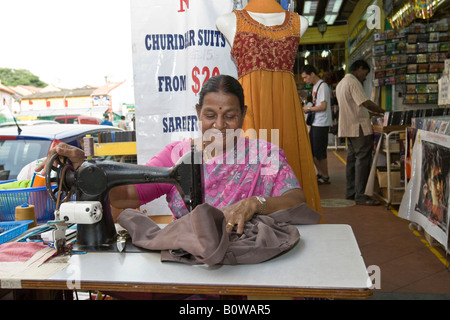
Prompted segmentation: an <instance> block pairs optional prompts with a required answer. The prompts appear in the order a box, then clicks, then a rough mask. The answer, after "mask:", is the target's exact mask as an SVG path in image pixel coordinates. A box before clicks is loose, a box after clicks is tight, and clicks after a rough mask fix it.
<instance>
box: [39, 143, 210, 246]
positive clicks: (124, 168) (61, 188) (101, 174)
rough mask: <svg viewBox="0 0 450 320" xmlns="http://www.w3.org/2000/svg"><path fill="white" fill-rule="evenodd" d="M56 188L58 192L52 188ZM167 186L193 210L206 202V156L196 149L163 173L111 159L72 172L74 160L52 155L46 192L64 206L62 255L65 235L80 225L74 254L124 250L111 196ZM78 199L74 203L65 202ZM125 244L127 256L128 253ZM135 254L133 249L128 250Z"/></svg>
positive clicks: (59, 233) (59, 225) (57, 223)
mask: <svg viewBox="0 0 450 320" xmlns="http://www.w3.org/2000/svg"><path fill="white" fill-rule="evenodd" d="M55 183H56V185H57V186H56V188H54V186H53V187H52V185H54V184H55ZM140 183H169V184H172V185H174V186H175V187H176V188H177V190H178V192H179V193H180V195H181V197H182V198H183V200H184V203H185V205H186V207H187V209H188V210H189V211H192V209H194V208H195V207H196V206H197V205H199V204H201V203H203V196H204V195H203V171H202V154H201V152H200V151H196V150H195V148H194V146H192V147H191V151H190V152H188V153H186V154H185V155H184V156H183V157H182V158H181V159H180V160H179V161H178V162H177V163H176V164H175V165H174V166H173V167H171V168H160V167H149V166H144V165H136V164H127V163H120V162H114V161H109V160H85V161H84V162H83V164H82V165H80V166H79V167H78V168H77V169H74V168H73V166H72V165H71V163H70V161H69V160H68V159H67V158H65V159H63V160H61V159H60V157H59V155H58V154H55V155H54V156H52V157H51V158H50V159H49V161H48V163H47V166H46V189H47V192H48V193H49V195H50V197H51V198H52V199H53V201H55V202H57V203H60V202H61V203H62V204H61V205H60V208H59V209H58V208H57V210H56V211H55V220H54V221H50V222H49V224H53V225H54V227H55V230H54V242H55V247H56V248H57V250H58V252H62V251H64V247H65V245H66V240H65V232H66V230H67V228H68V226H69V225H70V224H74V223H75V224H77V241H76V242H75V244H74V249H76V250H80V251H122V250H123V248H124V244H123V240H124V237H122V236H121V235H120V234H118V233H117V231H116V228H115V225H114V221H113V218H112V214H111V207H110V202H109V196H108V194H109V191H110V190H111V188H113V187H116V186H121V185H127V184H140ZM72 194H75V196H76V202H72V201H69V202H65V201H66V200H69V198H70V197H71V196H72ZM128 247H130V248H132V245H131V244H127V245H126V248H127V249H125V251H127V252H128ZM130 250H131V251H133V250H134V249H130Z"/></svg>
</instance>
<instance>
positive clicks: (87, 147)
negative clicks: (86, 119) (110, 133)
mask: <svg viewBox="0 0 450 320" xmlns="http://www.w3.org/2000/svg"><path fill="white" fill-rule="evenodd" d="M83 146H84V155H85V156H86V158H87V159H88V160H90V159H92V157H93V156H94V138H93V137H91V135H90V134H88V135H86V137H84V138H83Z"/></svg>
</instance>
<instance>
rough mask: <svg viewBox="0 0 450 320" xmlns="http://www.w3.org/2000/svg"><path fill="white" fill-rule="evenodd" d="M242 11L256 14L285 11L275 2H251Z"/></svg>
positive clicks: (266, 0) (259, 0)
mask: <svg viewBox="0 0 450 320" xmlns="http://www.w3.org/2000/svg"><path fill="white" fill-rule="evenodd" d="M244 10H246V11H250V12H257V13H278V12H285V11H286V10H284V9H283V7H282V6H281V5H280V4H279V3H278V2H276V1H275V0H251V1H250V2H249V3H248V4H247V5H246V6H245V8H244Z"/></svg>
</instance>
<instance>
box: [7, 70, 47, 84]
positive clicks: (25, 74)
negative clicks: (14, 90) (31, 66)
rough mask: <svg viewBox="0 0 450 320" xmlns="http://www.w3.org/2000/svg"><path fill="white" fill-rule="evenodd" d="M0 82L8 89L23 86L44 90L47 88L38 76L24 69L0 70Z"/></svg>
mask: <svg viewBox="0 0 450 320" xmlns="http://www.w3.org/2000/svg"><path fill="white" fill-rule="evenodd" d="M0 80H1V81H2V84H4V85H5V86H10V87H14V86H18V85H25V86H33V87H37V88H44V87H46V86H47V84H46V83H45V82H43V81H41V80H40V79H39V77H38V76H36V75H34V74H32V73H31V72H30V71H28V70H25V69H9V68H0Z"/></svg>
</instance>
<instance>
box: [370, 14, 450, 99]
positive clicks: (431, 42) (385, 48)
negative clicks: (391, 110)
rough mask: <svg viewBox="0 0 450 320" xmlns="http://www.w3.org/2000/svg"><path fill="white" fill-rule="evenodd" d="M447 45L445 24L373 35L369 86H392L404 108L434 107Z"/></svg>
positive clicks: (446, 56) (421, 25) (415, 25)
mask: <svg viewBox="0 0 450 320" xmlns="http://www.w3.org/2000/svg"><path fill="white" fill-rule="evenodd" d="M448 41H449V35H448V23H447V22H446V21H445V22H441V23H433V24H427V25H425V24H414V25H412V26H410V27H407V28H404V29H401V30H389V31H386V32H381V33H375V34H374V43H375V44H374V47H373V53H374V71H375V79H374V80H373V85H374V86H375V87H380V86H388V85H396V90H398V91H400V92H401V95H402V97H403V104H405V105H417V104H437V100H438V79H439V78H440V76H441V75H442V72H443V69H444V61H445V60H446V59H447V58H448V54H449V50H450V45H449V42H448Z"/></svg>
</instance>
